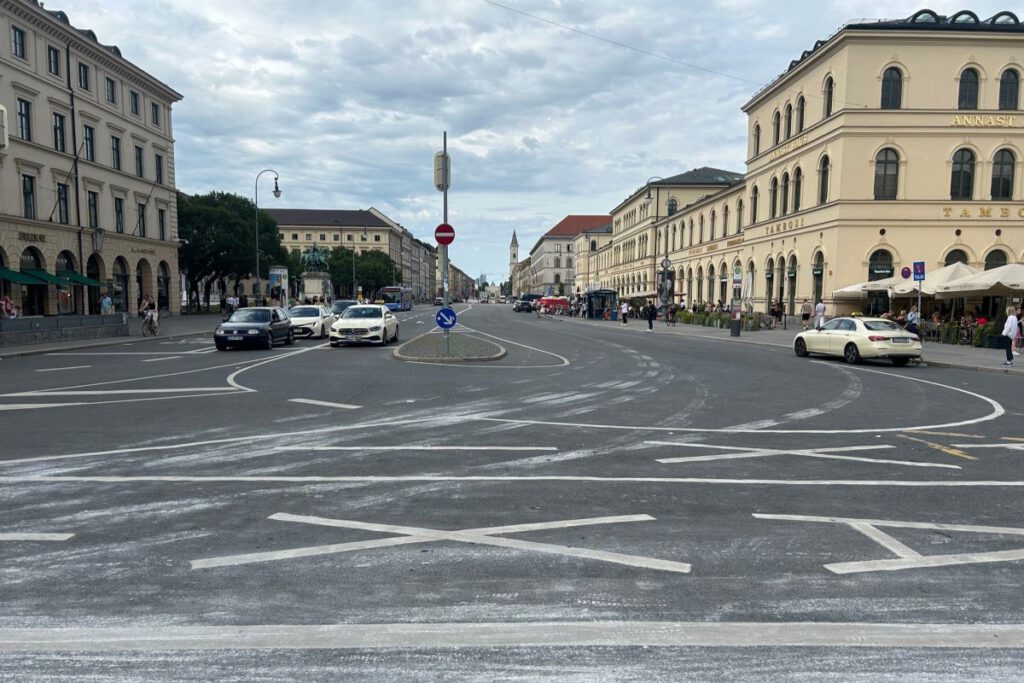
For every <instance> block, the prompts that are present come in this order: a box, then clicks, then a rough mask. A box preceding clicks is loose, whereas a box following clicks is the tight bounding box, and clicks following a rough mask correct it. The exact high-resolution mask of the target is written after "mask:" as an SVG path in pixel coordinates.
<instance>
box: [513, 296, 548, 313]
mask: <svg viewBox="0 0 1024 683" xmlns="http://www.w3.org/2000/svg"><path fill="white" fill-rule="evenodd" d="M540 298H541V297H540V294H523V295H522V296H521V297H519V299H518V300H517V301H516V302H515V303H514V304H512V310H513V311H516V312H517V313H529V312H530V311H534V310H536V309H537V306H539V304H538V302H539V301H540Z"/></svg>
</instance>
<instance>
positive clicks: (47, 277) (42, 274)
mask: <svg viewBox="0 0 1024 683" xmlns="http://www.w3.org/2000/svg"><path fill="white" fill-rule="evenodd" d="M21 272H22V273H27V274H29V275H31V276H32V277H34V278H38V279H40V280H43V281H44V283H45V282H48V283H51V284H55V285H60V286H61V287H68V286H70V285H71V280H68V279H67V278H63V277H58V276H56V275H51V274H50V273H47V272H46V271H45V270H41V269H39V268H26V269H25V270H23V271H21ZM33 284H39V283H38V282H36V283H33Z"/></svg>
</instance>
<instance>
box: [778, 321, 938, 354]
mask: <svg viewBox="0 0 1024 683" xmlns="http://www.w3.org/2000/svg"><path fill="white" fill-rule="evenodd" d="M921 350H922V349H921V338H920V337H918V336H917V335H916V334H913V333H911V332H907V331H906V330H905V329H903V328H902V327H900V326H899V325H897V324H896V323H894V322H893V321H891V320H886V319H885V318H833V319H832V320H829V321H828V322H827V323H825V324H824V326H822V328H821V329H820V330H807V331H805V332H801V333H800V334H798V335H796V339H794V340H793V351H795V352H796V355H798V356H807V355H810V354H812V353H817V354H822V355H825V356H839V357H840V358H842V359H844V360H845V361H846V362H847V363H859V362H860V360H861V359H862V358H887V359H889V360H891V361H892V363H893V365H906V364H907V363H908V362H909V361H910V360H911V359H917V360H920V358H921Z"/></svg>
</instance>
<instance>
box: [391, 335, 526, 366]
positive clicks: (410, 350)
mask: <svg viewBox="0 0 1024 683" xmlns="http://www.w3.org/2000/svg"><path fill="white" fill-rule="evenodd" d="M506 353H507V352H506V351H505V347H503V346H501V345H500V344H496V343H494V342H492V341H490V340H488V339H484V338H483V337H478V336H476V335H474V334H472V333H470V332H452V333H451V334H450V336H449V342H448V352H447V353H445V343H444V334H442V333H440V332H428V333H426V334H421V335H420V336H418V337H416V338H415V339H412V340H410V341H407V342H406V343H404V344H402V345H401V346H399V347H398V348H397V349H395V351H394V356H395V358H397V359H398V360H404V361H415V362H419V363H475V362H478V361H491V360H500V359H502V358H504V357H505V354H506Z"/></svg>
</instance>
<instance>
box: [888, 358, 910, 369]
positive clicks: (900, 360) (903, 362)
mask: <svg viewBox="0 0 1024 683" xmlns="http://www.w3.org/2000/svg"><path fill="white" fill-rule="evenodd" d="M909 362H910V359H909V358H893V359H892V364H893V365H895V366H896V367H898V368H902V367H903V366H904V365H906V364H907V363H909Z"/></svg>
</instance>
